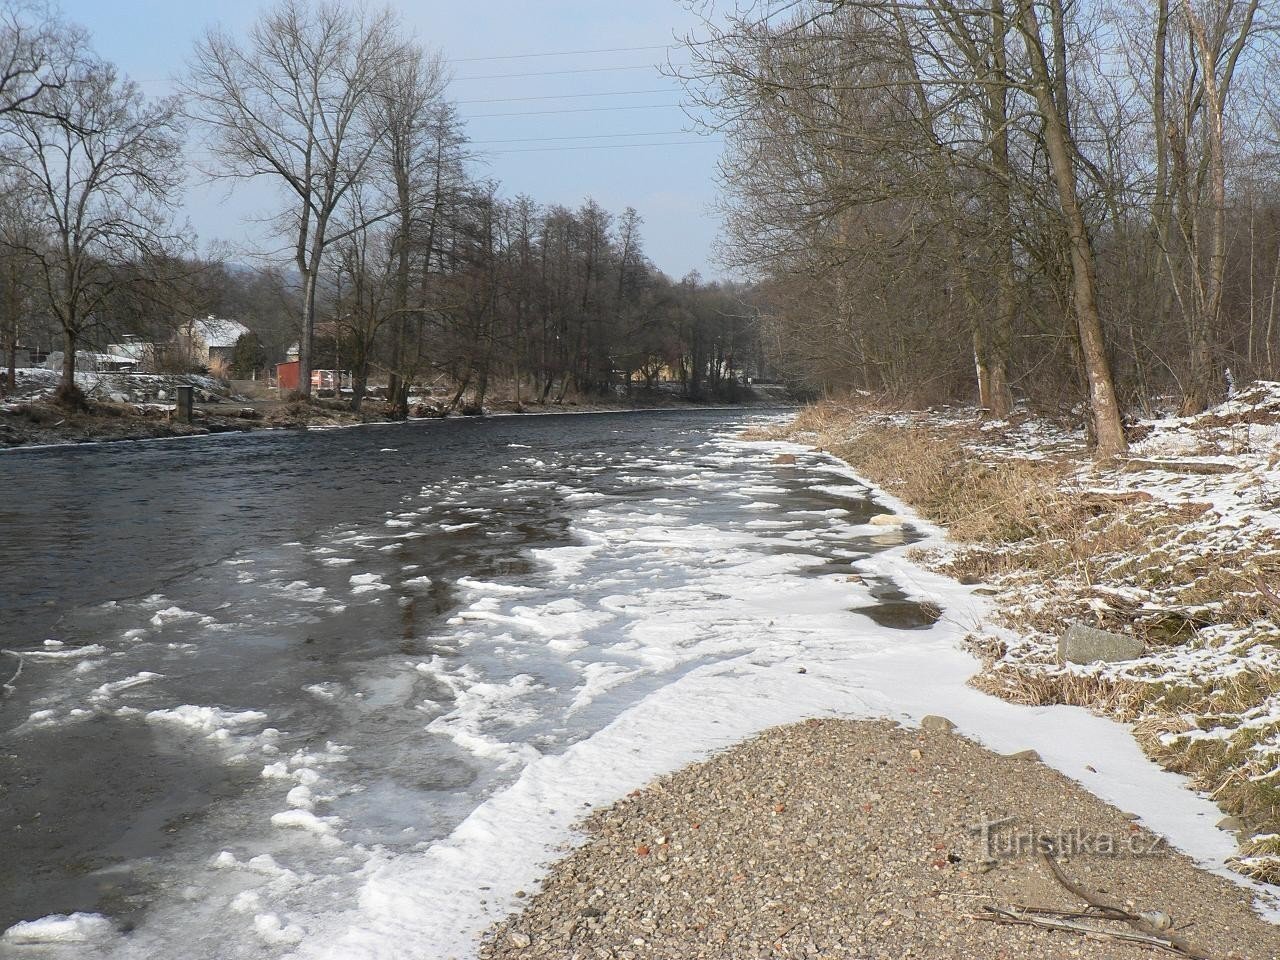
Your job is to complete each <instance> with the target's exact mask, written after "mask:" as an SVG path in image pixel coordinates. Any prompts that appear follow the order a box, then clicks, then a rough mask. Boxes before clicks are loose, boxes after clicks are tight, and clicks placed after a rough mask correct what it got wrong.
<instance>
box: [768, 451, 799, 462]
mask: <svg viewBox="0 0 1280 960" xmlns="http://www.w3.org/2000/svg"><path fill="white" fill-rule="evenodd" d="M773 462H774V463H779V464H784V465H785V464H792V463H795V462H796V455H795V454H794V453H780V454H778V455H777V456H776V457H774V458H773Z"/></svg>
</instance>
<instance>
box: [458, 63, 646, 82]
mask: <svg viewBox="0 0 1280 960" xmlns="http://www.w3.org/2000/svg"><path fill="white" fill-rule="evenodd" d="M656 69H658V68H657V67H656V66H654V65H653V64H652V63H637V64H635V65H633V66H629V67H579V68H578V69H576V70H537V71H534V72H533V73H484V74H480V75H479V76H475V77H454V78H453V79H454V80H508V79H514V78H517V77H562V76H565V75H566V74H570V73H614V72H617V71H619V70H656Z"/></svg>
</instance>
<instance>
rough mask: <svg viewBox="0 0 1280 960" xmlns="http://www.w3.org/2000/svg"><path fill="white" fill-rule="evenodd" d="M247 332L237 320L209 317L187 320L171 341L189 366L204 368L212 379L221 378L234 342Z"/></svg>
mask: <svg viewBox="0 0 1280 960" xmlns="http://www.w3.org/2000/svg"><path fill="white" fill-rule="evenodd" d="M250 332H251V331H250V330H249V328H248V327H246V326H245V325H244V324H243V323H240V322H239V321H238V320H229V319H226V318H225V317H215V316H213V315H212V314H210V315H209V316H207V317H197V318H194V319H191V320H188V321H187V322H186V323H184V324H183V325H182V326H181V327H179V328H178V332H177V334H176V336H175V337H174V340H175V343H177V344H178V346H179V348H180V349H181V350H182V351H183V352H184V354H185V355H186V357H187V358H188V359H189V360H190V362H191V364H192V365H193V366H197V367H206V368H208V370H209V372H210V373H212V374H213V375H214V376H225V375H226V374H227V373H229V372H230V368H231V359H232V356H233V354H234V353H235V348H236V341H237V340H239V339H240V338H241V337H243V336H244V335H245V334H246V333H250Z"/></svg>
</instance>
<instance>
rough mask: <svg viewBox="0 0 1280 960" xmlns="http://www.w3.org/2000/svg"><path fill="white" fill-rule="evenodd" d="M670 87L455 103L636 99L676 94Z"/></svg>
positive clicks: (459, 101)
mask: <svg viewBox="0 0 1280 960" xmlns="http://www.w3.org/2000/svg"><path fill="white" fill-rule="evenodd" d="M674 92H675V91H673V90H672V89H671V88H670V87H661V88H658V89H656V90H610V91H608V92H607V93H553V94H548V95H546V96H541V97H497V98H495V99H493V100H455V101H453V102H454V103H522V102H524V101H527V100H581V99H583V98H586V97H635V96H639V95H640V94H642V93H674Z"/></svg>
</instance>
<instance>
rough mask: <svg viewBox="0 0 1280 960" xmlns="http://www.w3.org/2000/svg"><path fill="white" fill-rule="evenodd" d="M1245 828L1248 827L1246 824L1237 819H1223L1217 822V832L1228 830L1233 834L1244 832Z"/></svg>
mask: <svg viewBox="0 0 1280 960" xmlns="http://www.w3.org/2000/svg"><path fill="white" fill-rule="evenodd" d="M1247 827H1248V824H1246V823H1245V822H1244V821H1243V820H1241V819H1240V818H1239V817H1223V818H1222V819H1221V820H1219V821H1218V829H1219V830H1230V831H1232V832H1233V833H1239V832H1240V831H1242V830H1245V829H1246V828H1247Z"/></svg>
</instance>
